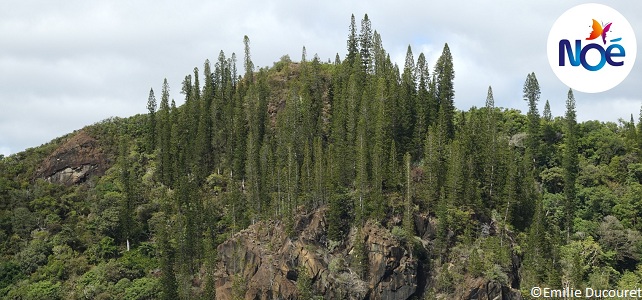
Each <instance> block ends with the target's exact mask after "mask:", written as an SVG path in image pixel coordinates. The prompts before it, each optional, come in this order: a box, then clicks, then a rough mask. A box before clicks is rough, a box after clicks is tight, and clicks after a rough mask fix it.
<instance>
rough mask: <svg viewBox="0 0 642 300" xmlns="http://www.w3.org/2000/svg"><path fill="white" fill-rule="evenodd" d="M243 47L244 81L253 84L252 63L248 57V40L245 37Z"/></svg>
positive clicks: (249, 56)
mask: <svg viewBox="0 0 642 300" xmlns="http://www.w3.org/2000/svg"><path fill="white" fill-rule="evenodd" d="M243 45H245V59H244V60H243V66H244V67H245V79H246V80H247V81H248V82H254V63H253V62H252V57H251V55H250V38H249V37H247V35H246V36H244V37H243Z"/></svg>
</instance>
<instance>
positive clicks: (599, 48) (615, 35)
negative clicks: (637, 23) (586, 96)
mask: <svg viewBox="0 0 642 300" xmlns="http://www.w3.org/2000/svg"><path fill="white" fill-rule="evenodd" d="M547 53H548V61H549V64H550V65H551V68H552V69H553V72H554V73H555V75H556V76H557V78H559V79H560V80H561V81H562V82H563V83H564V84H566V85H568V86H569V87H570V88H572V89H574V90H577V91H580V92H585V93H599V92H604V91H607V90H610V89H612V88H614V87H615V86H617V85H618V84H620V83H621V82H622V81H624V79H625V78H626V77H627V76H628V75H629V73H630V72H631V69H632V68H633V64H634V63H635V56H636V54H637V42H636V40H635V34H634V32H633V28H632V27H631V24H629V22H628V21H627V20H626V18H624V16H622V15H621V14H620V13H619V12H618V11H617V10H615V9H613V8H611V7H608V6H606V5H602V4H595V3H588V4H582V5H578V6H575V7H573V8H571V9H569V10H567V11H566V12H564V13H563V14H562V15H561V16H560V17H559V18H558V19H557V21H555V23H554V24H553V27H552V28H551V31H550V33H549V34H548V43H547Z"/></svg>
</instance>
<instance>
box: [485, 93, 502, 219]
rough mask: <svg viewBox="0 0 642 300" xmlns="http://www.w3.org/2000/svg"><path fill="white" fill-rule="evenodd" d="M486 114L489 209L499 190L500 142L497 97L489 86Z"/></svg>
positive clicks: (486, 163) (486, 170)
mask: <svg viewBox="0 0 642 300" xmlns="http://www.w3.org/2000/svg"><path fill="white" fill-rule="evenodd" d="M486 114H487V126H486V143H485V148H484V150H483V151H484V153H483V155H484V163H485V165H484V168H483V172H484V176H485V182H484V185H485V188H486V190H487V205H488V207H491V208H492V207H494V206H495V205H496V203H495V200H494V199H495V196H496V189H497V188H498V186H497V184H496V180H497V174H498V168H499V159H500V158H499V153H498V152H499V151H498V150H499V141H498V129H497V116H496V114H495V97H494V96H493V88H492V87H490V86H488V93H487V95H486Z"/></svg>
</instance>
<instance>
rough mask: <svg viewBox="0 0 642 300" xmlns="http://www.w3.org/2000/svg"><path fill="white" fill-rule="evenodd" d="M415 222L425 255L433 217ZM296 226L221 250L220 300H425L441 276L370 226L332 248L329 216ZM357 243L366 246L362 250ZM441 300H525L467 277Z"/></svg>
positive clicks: (261, 230) (273, 228)
mask: <svg viewBox="0 0 642 300" xmlns="http://www.w3.org/2000/svg"><path fill="white" fill-rule="evenodd" d="M416 223H417V225H422V224H423V225H422V226H423V227H422V228H421V230H419V231H420V232H422V233H421V235H423V236H424V237H425V238H424V239H422V240H421V241H419V239H418V238H416V239H417V240H416V241H414V242H415V245H414V246H413V247H420V248H421V247H424V248H423V249H424V250H425V251H424V252H423V253H424V254H427V253H428V252H429V250H427V248H429V246H427V245H429V244H430V243H431V241H430V240H431V238H430V235H431V231H432V229H431V228H432V227H434V224H433V225H431V224H432V223H433V222H432V221H431V220H429V219H428V218H426V219H425V220H424V219H422V220H419V221H417V222H416ZM293 227H294V230H293V231H294V232H295V234H293V235H294V237H288V236H287V234H286V232H287V231H286V226H285V224H283V223H280V222H276V221H261V222H258V223H256V224H254V225H252V226H250V227H249V228H247V229H245V230H243V231H241V232H238V233H237V234H235V235H234V236H233V237H232V238H230V239H228V240H227V241H225V242H224V243H222V244H220V245H219V247H218V249H217V250H218V257H219V261H218V263H217V266H216V274H215V282H216V283H215V284H216V296H217V299H223V300H228V299H251V300H259V299H260V300H267V299H305V298H309V297H312V298H315V297H319V298H322V299H368V300H379V299H382V300H383V299H391V300H405V299H412V298H413V297H417V299H427V298H425V297H426V295H427V290H428V289H431V288H432V287H431V285H432V284H433V283H434V282H433V281H434V278H433V277H434V276H436V275H435V271H437V269H435V270H430V269H429V268H428V267H427V265H428V263H427V262H426V261H421V260H420V259H419V257H413V254H412V253H413V251H410V250H409V249H408V246H407V243H405V242H402V241H400V240H399V239H400V238H403V237H399V238H397V237H395V236H393V234H392V233H391V231H390V230H388V229H387V228H384V227H382V226H381V225H378V224H374V223H371V222H368V223H366V224H365V225H364V226H363V227H362V228H360V234H357V231H358V229H357V228H353V229H352V231H351V232H350V234H349V235H348V238H346V240H345V241H343V242H340V243H337V242H332V241H329V240H328V239H327V223H326V219H325V210H324V209H320V210H317V211H315V212H313V213H310V214H305V215H302V216H300V217H298V218H297V219H296V220H295V221H294V226H293ZM419 227H421V226H419ZM358 236H359V237H360V238H363V243H358V241H357V240H356V238H357V237H358ZM358 244H361V245H363V249H364V251H362V252H361V253H366V254H367V259H366V266H365V270H363V269H362V273H361V272H360V271H359V264H357V263H356V262H357V255H356V254H357V253H358V250H357V247H356V245H358ZM415 249H416V248H415ZM414 252H416V250H415V251H414ZM420 252H421V251H420ZM416 253H418V252H416ZM415 255H420V254H415ZM449 263H450V264H461V263H463V262H461V261H451V262H449ZM302 272H305V273H302ZM359 274H363V275H362V276H363V277H362V276H360V275H359ZM509 277H510V276H509ZM306 279H309V280H306ZM304 282H307V283H308V285H307V290H308V291H309V292H310V293H309V294H307V295H308V297H304V296H303V295H302V290H304V289H306V287H305V284H304ZM436 297H437V298H438V299H471V300H472V299H475V300H487V299H488V300H490V299H493V300H516V299H522V297H521V294H520V293H519V291H517V290H515V289H513V288H511V287H509V286H507V285H505V284H502V283H500V282H497V281H493V280H488V279H484V278H471V277H470V276H465V279H464V280H462V282H461V283H459V284H458V285H457V286H455V289H454V290H453V291H452V292H451V293H450V294H438V295H436ZM315 299H316V298H315Z"/></svg>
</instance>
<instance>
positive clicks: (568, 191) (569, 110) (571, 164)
mask: <svg viewBox="0 0 642 300" xmlns="http://www.w3.org/2000/svg"><path fill="white" fill-rule="evenodd" d="M575 115H576V114H575V97H574V96H573V90H571V89H569V90H568V97H567V99H566V114H565V123H566V135H565V139H564V143H565V148H564V160H563V165H564V196H565V197H566V202H565V205H564V215H565V217H564V220H565V224H564V227H565V230H566V232H567V238H568V237H569V236H570V233H571V230H572V226H573V217H574V215H575V213H574V212H575V197H576V196H577V191H576V188H575V182H576V181H577V176H578V173H579V160H578V157H577V155H578V141H577V121H576V116H575Z"/></svg>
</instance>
